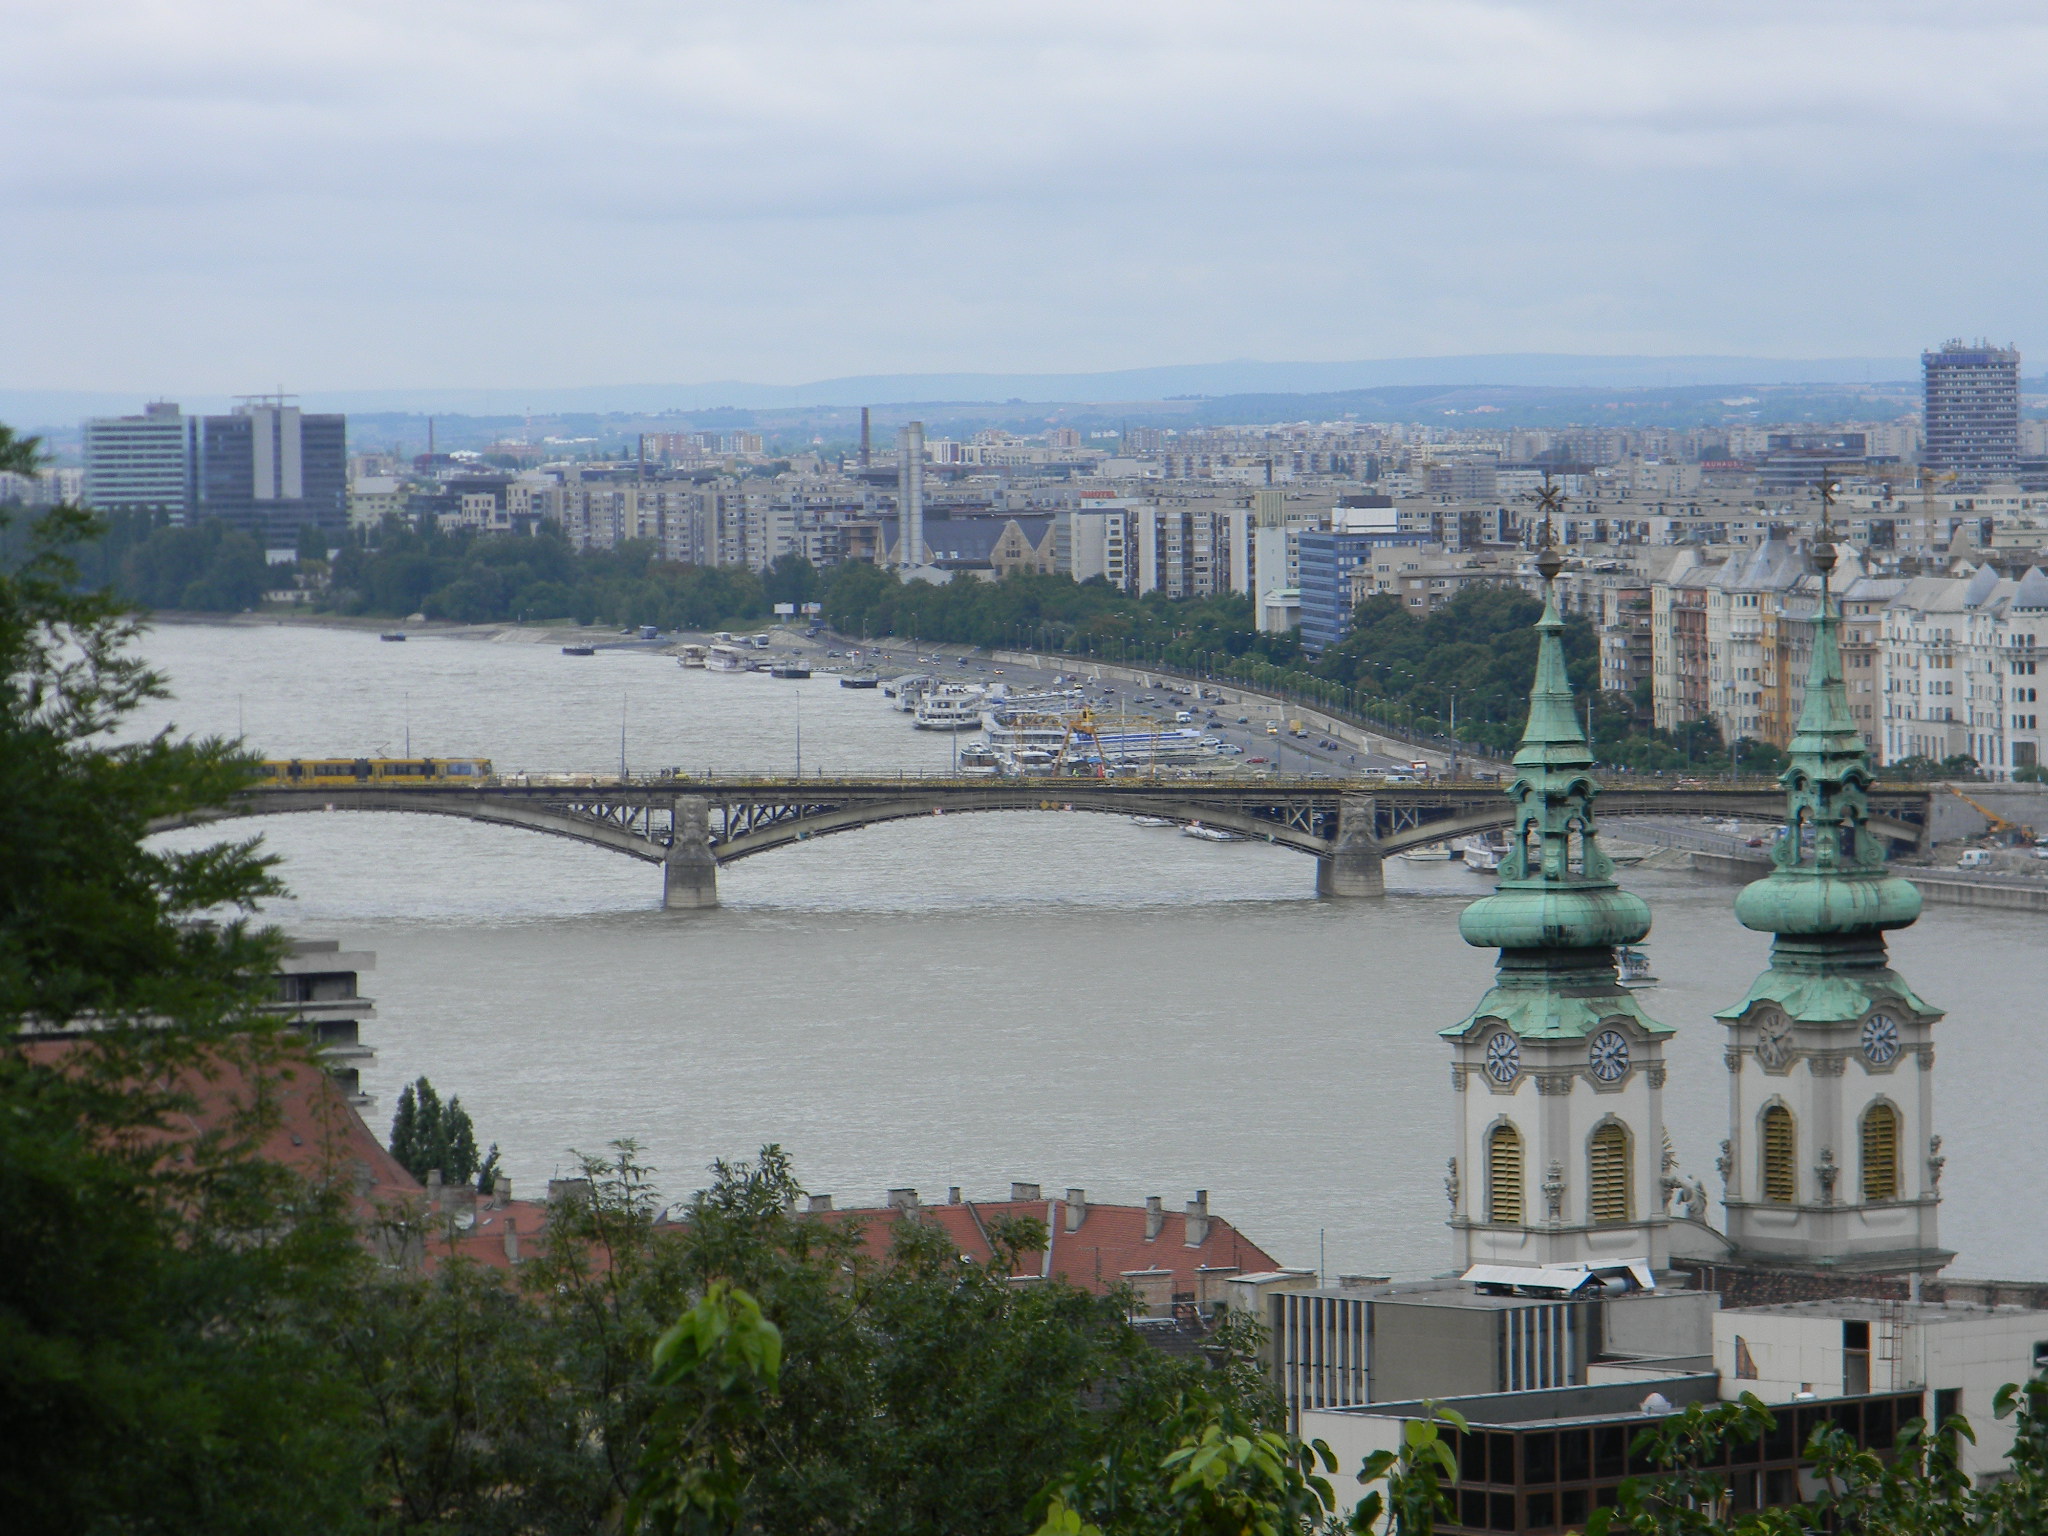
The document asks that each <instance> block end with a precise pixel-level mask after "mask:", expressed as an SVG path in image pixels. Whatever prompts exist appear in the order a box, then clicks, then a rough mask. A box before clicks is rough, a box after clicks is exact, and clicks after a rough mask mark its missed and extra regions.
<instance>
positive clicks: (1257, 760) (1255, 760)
mask: <svg viewBox="0 0 2048 1536" xmlns="http://www.w3.org/2000/svg"><path fill="white" fill-rule="evenodd" d="M1245 761H1246V762H1247V763H1263V762H1264V761H1265V759H1264V758H1263V757H1248V758H1246V759H1245Z"/></svg>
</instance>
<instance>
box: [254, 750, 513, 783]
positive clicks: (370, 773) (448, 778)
mask: <svg viewBox="0 0 2048 1536" xmlns="http://www.w3.org/2000/svg"><path fill="white" fill-rule="evenodd" d="M490 776H491V760H490V759H489V758H488V757H294V758H285V759H277V760H272V761H269V762H265V763H263V764H261V765H260V768H259V772H258V775H257V779H256V782H257V784H258V785H259V786H261V787H265V788H272V789H323V788H327V789H372V788H374V789H424V788H426V787H428V786H429V785H434V784H475V783H478V782H480V781H482V780H484V779H488V778H489V777H490Z"/></svg>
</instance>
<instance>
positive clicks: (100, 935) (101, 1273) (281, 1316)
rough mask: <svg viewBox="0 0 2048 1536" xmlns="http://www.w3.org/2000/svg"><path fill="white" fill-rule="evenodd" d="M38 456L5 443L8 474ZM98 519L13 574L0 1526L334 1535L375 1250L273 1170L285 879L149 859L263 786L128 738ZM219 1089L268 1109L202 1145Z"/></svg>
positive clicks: (39, 524) (0, 1037)
mask: <svg viewBox="0 0 2048 1536" xmlns="http://www.w3.org/2000/svg"><path fill="white" fill-rule="evenodd" d="M36 450H37V445H36V444H35V442H34V441H33V440H26V441H24V440H22V439H19V438H16V437H15V436H14V435H13V434H12V433H10V432H8V431H6V429H5V428H0V469H8V470H15V471H20V472H26V471H29V470H32V469H33V468H34V467H35V463H36V457H37V451H36ZM99 528H100V525H98V524H97V523H96V522H95V520H93V519H92V518H90V517H89V516H88V515H87V514H85V513H83V512H80V511H78V510H76V509H74V508H69V507H60V508H56V509H53V510H51V511H49V512H47V513H44V514H43V515H42V516H40V517H38V518H37V519H35V520H34V522H32V523H31V524H30V525H29V526H28V527H27V528H26V529H25V530H22V531H21V533H20V535H19V536H18V537H11V538H10V539H9V540H8V542H7V548H8V550H9V551H10V553H9V555H8V557H7V559H6V561H5V563H4V565H0V1043H4V1044H5V1045H6V1047H7V1048H6V1049H4V1050H0V1109H4V1113H0V1233H4V1234H5V1237H4V1245H5V1252H6V1261H5V1263H0V1508H5V1509H6V1510H7V1519H8V1522H9V1524H10V1525H11V1526H14V1527H16V1528H19V1529H22V1530H33V1531H43V1530H49V1531H59V1530H61V1531H81V1532H95V1533H96V1532H102V1531H104V1532H116V1531H119V1532H130V1531H135V1532H141V1531H148V1532H187V1531H189V1532H194V1533H197V1532H237V1531H250V1532H255V1531H345V1530H347V1529H349V1528H351V1526H352V1525H354V1524H355V1523H356V1518H357V1511H358V1509H359V1506H358V1505H357V1504H356V1503H355V1502H354V1499H353V1497H352V1494H353V1491H354V1490H355V1489H356V1488H357V1487H358V1486H359V1482H360V1470H361V1464H360V1456H361V1454H362V1453H363V1451H364V1449H365V1441H364V1439H363V1437H362V1436H361V1435H360V1433H359V1432H358V1428H357V1419H356V1416H355V1413H354V1403H353V1399H352V1397H351V1395H350V1394H349V1392H348V1390H347V1389H346V1387H345V1384H344V1383H343V1382H342V1381H341V1379H340V1378H339V1376H338V1375H337V1374H336V1373H335V1371H334V1370H332V1369H331V1361H332V1357H331V1355H330V1354H329V1353H328V1351H327V1350H326V1348H325V1346H324V1344H323V1342H322V1329H323V1322H322V1320H323V1319H324V1318H325V1317H326V1316H327V1315H328V1313H329V1309H330V1308H331V1307H332V1306H333V1305H334V1304H335V1302H336V1300H337V1298H338V1297H340V1296H341V1295H343V1294H345V1293H346V1292H347V1291H348V1289H349V1288H350V1287H352V1286H353V1284H354V1283H355V1279H356V1277H357V1275H358V1274H359V1273H360V1264H361V1255H360V1250H359V1248H358V1247H357V1245H356V1243H355V1241H354V1234H353V1231H352V1230H351V1228H350V1227H349V1225H348V1224H347V1222H346V1221H345V1220H344V1219H343V1214H344V1213H343V1207H342V1192H341V1190H340V1189H338V1188H336V1187H332V1186H329V1187H312V1186H307V1185H305V1184H303V1183H301V1182H300V1181H298V1180H296V1179H294V1178H293V1177H291V1176H290V1175H288V1174H287V1173H286V1172H285V1171H284V1170H282V1169H280V1168H278V1167H276V1166H275V1165H273V1164H270V1163H267V1162H265V1161H264V1160H263V1159H262V1158H261V1157H260V1155H258V1149H259V1147H260V1144H261V1142H262V1139H263V1137H264V1136H265V1135H266V1134H267V1133H268V1131H269V1129H270V1127H271V1126H272V1125H273V1124H274V1098H273V1097H272V1096H271V1095H270V1094H269V1093H268V1092H267V1085H268V1084H270V1083H273V1082H274V1081H275V1080H276V1074H277V1073H278V1072H279V1071H280V1070H283V1069H286V1068H288V1067H291V1066H293V1065H294V1064H296V1065H297V1066H298V1067H299V1068H300V1069H302V1070H308V1071H311V1070H317V1068H314V1067H312V1066H311V1065H310V1064H309V1063H308V1062H307V1061H306V1058H305V1055H304V1051H303V1048H302V1047H301V1046H300V1045H299V1044H298V1042H297V1041H296V1039H295V1037H293V1036H290V1035H288V1034H284V1033H281V1032H280V1029H279V1027H278V1026H277V1025H276V1024H275V1023H274V1022H272V1021H271V1020H269V1019H268V1018H267V1017H266V1016H265V1015H264V1014H263V1013H262V1012H261V1011H260V1005H261V1003H262V1002H263V1000H264V994H265V991H266V976H267V973H268V972H269V971H270V969H271V965H272V963H273V958H274V955H275V948H274V945H273V942H272V939H271V938H270V936H269V935H267V934H264V933H260V932H257V931H254V930H253V929H252V928H251V927H250V926H249V922H248V917H249V914H250V913H251V912H252V911H253V909H254V908H255V906H256V904H257V903H258V902H259V901H260V900H261V899H262V898H264V897H265V896H267V895H269V894H271V893H272V892H273V891H274V890H275V889H276V886H275V882H274V881H273V879H272V877H271V875H270V873H269V868H268V861H267V860H266V859H265V858H264V857H263V856H262V855H261V854H260V852H259V851H258V850H257V848H256V846H255V845H254V844H253V843H248V842H240V843H225V844H215V845H212V846H210V847H206V848H202V849H198V850H194V851H190V852H185V853H174V852H168V851H164V850H161V849H155V848H152V847H150V846H148V845H147V844H146V842H145V838H146V836H147V834H148V831H149V828H150V826H151V824H152V823H153V822H155V821H156V820H157V819H158V818H175V817H179V816H183V815H188V814H190V813H192V812H195V811H198V810H201V809H204V808H207V807H210V806H212V805H214V804H217V803H218V802H219V801H220V800H221V799H222V798H224V797H225V796H226V795H228V794H230V793H232V792H233V791H235V790H236V789H239V788H240V787H242V786H243V785H244V784H245V783H247V782H248V780H249V765H248V762H247V760H246V759H245V758H244V756H243V755H242V754H241V753H240V751H239V750H238V749H237V748H236V747H234V746H232V745H231V744H229V743H225V742H221V741H211V740H209V741H185V740H177V739H173V738H172V737H170V736H169V735H168V734H162V735H158V736H155V737H151V738H148V739H145V740H141V741H132V742H121V741H119V740H118V733H119V731H120V728H121V727H122V725H123V723H124V722H125V721H126V720H127V719H128V717H129V716H130V715H131V714H132V713H133V711H134V710H135V709H136V707H137V706H138V705H140V704H141V703H142V702H144V701H145V700H147V699H150V698H154V697H158V696H161V694H162V692H163V686H164V685H163V682H162V680H161V679H160V678H159V677H157V676H156V674H154V673H152V672H151V671H150V670H149V669H148V668H147V667H146V666H144V665H143V664H142V663H141V662H140V661H139V660H138V659H136V657H135V656H134V655H133V650H132V647H133V642H134V639H135V637H136V634H137V623H136V620H135V618H134V617H133V615H131V614H130V613H128V612H127V611H126V610H125V609H124V608H122V606H121V605H120V604H119V603H118V602H116V601H115V600H114V599H113V598H112V597H110V596H109V595H108V594H106V593H105V592H99V591H87V590H81V588H80V586H79V581H78V571H77V567H76V565H75V564H74V562H73V560H72V559H71V556H70V551H72V550H74V549H76V548H78V547H79V546H81V545H84V544H89V543H90V542H91V540H92V539H93V538H94V537H95V536H96V535H97V533H98V532H99ZM202 917H206V918H208V919H210V920H209V921H206V922H201V921H199V919H200V918H202ZM67 1024H70V1025H81V1026H84V1028H83V1029H82V1032H81V1033H79V1034H78V1035H77V1036H76V1037H75V1038H74V1039H72V1040H70V1041H68V1042H61V1043H59V1042H50V1041H43V1040H24V1039H23V1034H24V1031H26V1030H28V1029H30V1028H34V1029H35V1030H37V1031H38V1032H42V1033H47V1032H48V1031H51V1030H53V1029H58V1028H61V1027H62V1026H65V1025H67ZM209 1075H210V1076H211V1077H212V1078H214V1079H215V1080H216V1081H217V1082H220V1081H225V1082H240V1083H242V1084H244V1085H246V1086H247V1087H248V1088H249V1089H250V1090H251V1091H250V1092H248V1093H247V1094H245V1095H243V1096H242V1103H243V1108H242V1109H241V1110H240V1111H239V1112H235V1113H229V1114H226V1115H225V1116H224V1117H223V1118H219V1119H217V1120H216V1121H215V1122H214V1124H213V1125H212V1128H211V1129H210V1130H209V1131H208V1132H207V1133H205V1134H203V1135H196V1136H195V1135H193V1134H191V1133H190V1132H189V1130H188V1129H186V1127H187V1126H188V1125H189V1123H190V1122H189V1120H188V1118H187V1117H188V1116H190V1115H191V1113H192V1112H193V1110H194V1109H195V1108H196V1107H197V1091H198V1089H199V1087H200V1086H201V1083H202V1079H203V1078H204V1077H205V1076H209ZM215 1091H216V1096H218V1090H215Z"/></svg>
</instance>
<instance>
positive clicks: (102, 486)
mask: <svg viewBox="0 0 2048 1536" xmlns="http://www.w3.org/2000/svg"><path fill="white" fill-rule="evenodd" d="M197 425H198V421H197V418H195V417H190V416H186V415H184V414H183V413H181V412H180V411H179V409H178V406H177V403H176V402H175V401H171V400H153V401H151V402H150V403H149V404H148V405H147V406H145V407H144V408H143V412H142V414H141V415H140V416H105V417H100V418H98V419H97V420H93V421H88V422H87V423H86V424H85V504H86V505H87V506H88V507H91V508H92V509H93V510H94V511H95V512H146V513H150V514H152V515H160V516H164V517H169V518H171V519H173V520H175V521H183V520H184V519H185V518H186V517H187V516H189V515H190V513H191V511H192V497H193V487H192V446H191V438H192V433H193V431H194V430H195V429H196V427H197Z"/></svg>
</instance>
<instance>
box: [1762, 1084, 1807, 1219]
mask: <svg viewBox="0 0 2048 1536" xmlns="http://www.w3.org/2000/svg"><path fill="white" fill-rule="evenodd" d="M1763 1142H1764V1157H1763V1170H1764V1198H1765V1199H1766V1200H1770V1201H1774V1202H1776V1203H1777V1204H1779V1205H1790V1204H1792V1202H1793V1201H1795V1200H1797V1199H1798V1198H1799V1140H1798V1136H1797V1135H1796V1134H1795V1132H1794V1129H1793V1125H1792V1111H1791V1110H1789V1109H1787V1108H1786V1107H1785V1106H1784V1105H1782V1104H1773V1105H1772V1106H1771V1107H1770V1108H1769V1109H1767V1110H1765V1111H1764V1118H1763Z"/></svg>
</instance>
